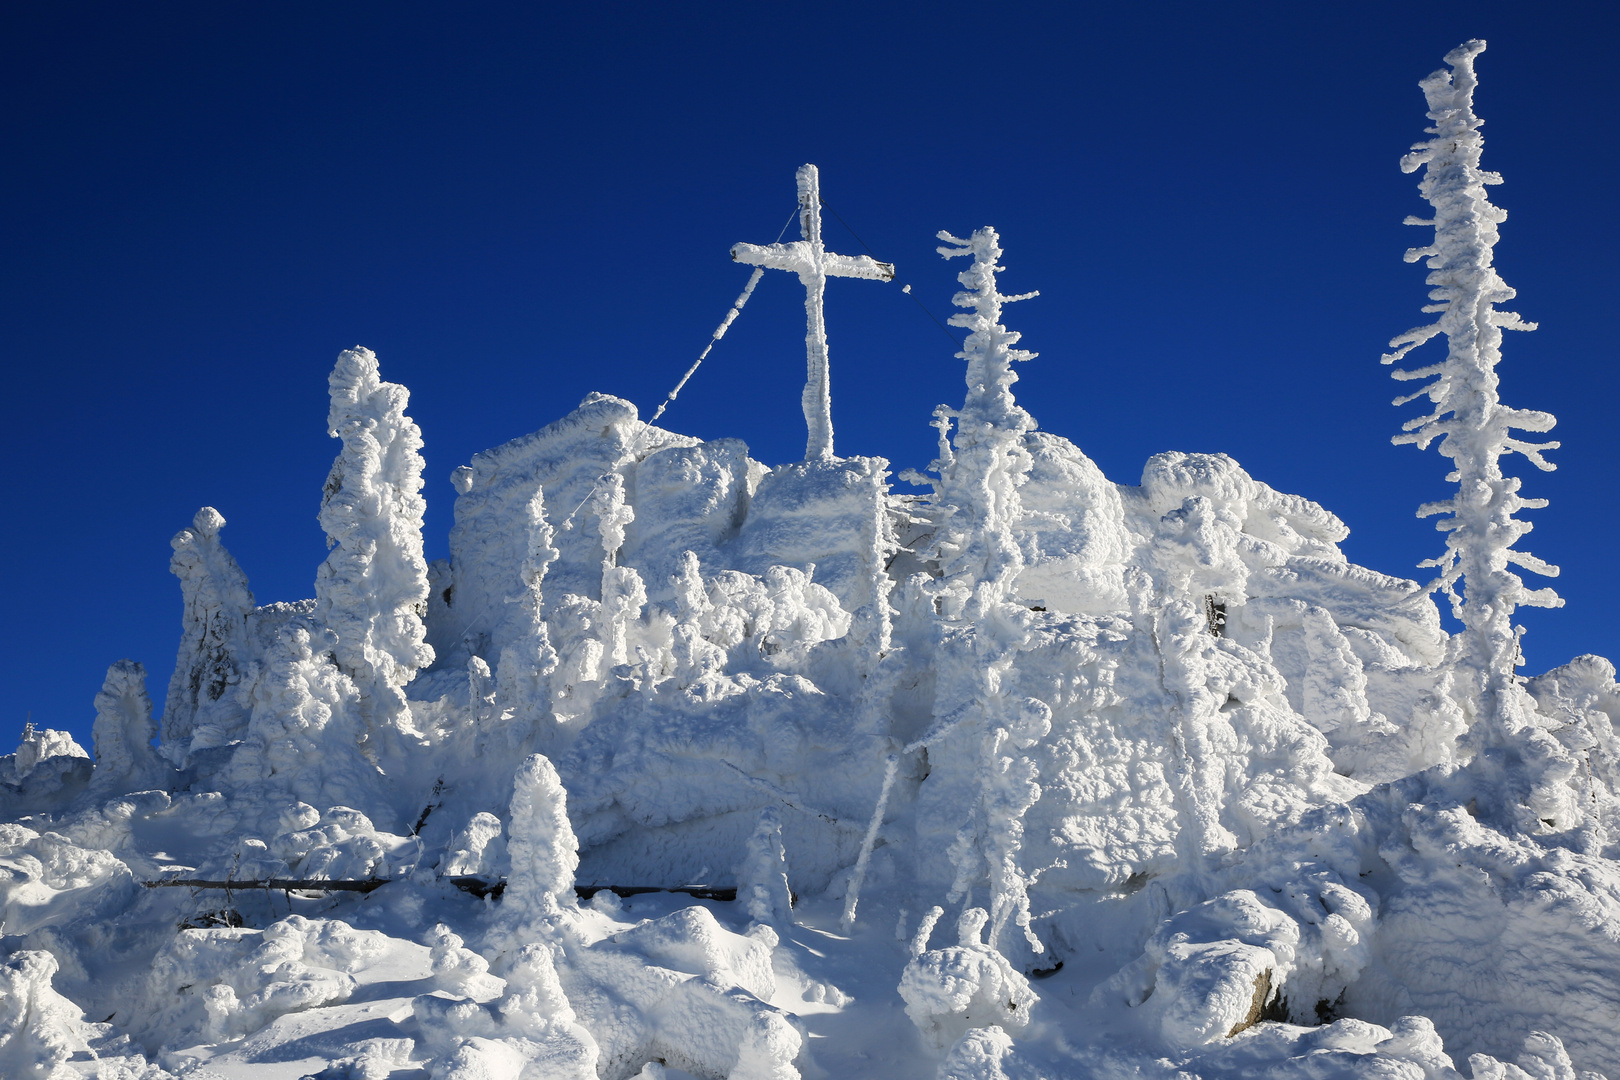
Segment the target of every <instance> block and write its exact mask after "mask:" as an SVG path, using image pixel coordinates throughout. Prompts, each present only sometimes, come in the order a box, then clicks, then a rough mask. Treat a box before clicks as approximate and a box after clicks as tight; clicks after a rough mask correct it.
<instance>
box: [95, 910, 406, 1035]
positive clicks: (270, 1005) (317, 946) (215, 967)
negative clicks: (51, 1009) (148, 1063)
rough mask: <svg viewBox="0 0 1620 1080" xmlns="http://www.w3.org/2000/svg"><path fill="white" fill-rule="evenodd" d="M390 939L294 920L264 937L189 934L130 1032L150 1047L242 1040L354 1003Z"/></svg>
mask: <svg viewBox="0 0 1620 1080" xmlns="http://www.w3.org/2000/svg"><path fill="white" fill-rule="evenodd" d="M386 948H387V945H386V938H385V937H384V935H382V934H380V933H377V932H376V931H372V930H355V929H352V928H351V927H349V926H347V925H345V924H344V923H341V922H334V921H328V920H310V919H306V918H304V917H303V916H300V915H290V916H288V917H287V918H285V919H282V920H281V921H280V922H276V923H273V924H271V925H270V926H267V927H265V929H264V930H262V931H256V930H245V929H227V928H220V929H212V930H181V931H179V932H178V933H176V934H175V935H174V938H173V939H172V940H171V941H170V942H169V943H168V944H167V945H166V946H165V947H164V948H163V949H162V950H161V951H160V952H159V953H158V954H157V956H156V957H155V958H154V959H153V961H152V970H151V974H150V975H149V976H148V977H147V979H146V983H145V988H144V989H145V992H144V995H143V996H142V998H141V999H139V1000H136V1001H134V1002H131V1003H130V1004H129V1005H128V1006H127V1008H128V1009H129V1011H130V1012H131V1013H132V1014H133V1017H134V1018H133V1019H132V1020H130V1021H129V1024H128V1026H129V1029H130V1030H131V1032H132V1033H133V1034H135V1035H136V1037H137V1038H139V1039H140V1040H141V1041H142V1042H144V1043H145V1044H146V1046H147V1047H148V1048H149V1049H154V1050H155V1049H157V1048H158V1047H160V1046H166V1047H185V1046H190V1045H192V1044H194V1043H196V1042H213V1041H220V1040H230V1039H238V1038H241V1037H242V1036H244V1035H249V1034H252V1033H253V1032H255V1031H258V1030H259V1029H260V1028H263V1027H264V1026H265V1025H266V1024H268V1023H270V1022H271V1021H272V1020H274V1019H275V1018H276V1017H278V1016H281V1015H283V1014H285V1013H290V1012H299V1011H302V1010H305V1009H313V1008H319V1007H320V1006H323V1005H329V1004H333V1003H335V1002H340V1001H343V1000H345V999H347V998H348V996H349V994H350V993H352V992H353V990H354V986H355V981H354V977H353V974H352V973H353V972H355V971H357V970H359V969H361V968H363V967H364V966H366V964H368V963H369V962H371V961H373V960H375V959H376V958H378V957H379V956H381V955H382V953H383V951H384V950H385V949H386Z"/></svg>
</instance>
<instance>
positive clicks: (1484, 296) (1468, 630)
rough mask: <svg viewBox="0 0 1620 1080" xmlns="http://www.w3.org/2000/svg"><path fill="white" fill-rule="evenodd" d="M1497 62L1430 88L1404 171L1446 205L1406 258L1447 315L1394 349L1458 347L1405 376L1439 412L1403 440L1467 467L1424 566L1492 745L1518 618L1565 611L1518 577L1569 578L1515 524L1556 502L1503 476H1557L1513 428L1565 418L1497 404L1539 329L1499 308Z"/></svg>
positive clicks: (1458, 63) (1433, 80) (1507, 689)
mask: <svg viewBox="0 0 1620 1080" xmlns="http://www.w3.org/2000/svg"><path fill="white" fill-rule="evenodd" d="M1484 50H1485V43H1484V42H1483V41H1477V40H1476V41H1469V42H1467V43H1465V44H1463V45H1460V46H1458V47H1457V48H1456V49H1453V50H1452V51H1451V52H1450V53H1448V54H1447V55H1446V63H1447V64H1449V65H1451V69H1450V70H1440V71H1437V72H1435V73H1434V74H1432V75H1430V76H1429V77H1428V78H1426V79H1424V80H1423V82H1422V84H1421V85H1422V87H1423V92H1424V94H1425V95H1426V96H1427V98H1428V103H1429V114H1428V115H1429V119H1430V120H1432V121H1433V122H1434V126H1433V127H1431V128H1429V129H1428V132H1429V133H1430V134H1431V135H1433V136H1434V138H1432V139H1428V140H1426V141H1424V142H1420V143H1418V144H1416V145H1415V146H1414V147H1413V148H1412V152H1411V153H1409V154H1407V155H1406V156H1405V157H1404V158H1403V159H1402V160H1401V169H1402V170H1403V171H1404V172H1414V171H1416V170H1417V169H1419V168H1422V169H1423V170H1424V174H1423V180H1422V182H1421V183H1420V184H1419V185H1418V190H1419V191H1420V192H1422V194H1423V197H1424V198H1425V199H1427V200H1428V201H1429V203H1430V205H1432V206H1433V207H1434V217H1433V218H1432V219H1428V220H1424V219H1420V218H1415V217H1409V218H1407V223H1408V224H1413V225H1424V226H1432V227H1433V228H1434V241H1433V242H1432V243H1430V244H1427V245H1425V246H1423V247H1416V248H1412V249H1411V250H1410V251H1408V252H1407V253H1406V260H1407V261H1408V262H1416V261H1417V260H1419V259H1425V260H1426V263H1425V265H1427V266H1428V268H1429V276H1428V279H1427V280H1428V284H1430V285H1431V286H1433V289H1432V290H1431V291H1430V293H1429V297H1430V299H1431V300H1432V301H1433V303H1432V304H1430V305H1429V306H1427V307H1425V308H1424V309H1423V310H1424V311H1426V312H1432V313H1438V314H1439V316H1440V317H1439V319H1438V320H1436V321H1435V322H1433V323H1430V324H1429V325H1427V326H1421V327H1418V328H1417V329H1414V330H1409V331H1407V332H1406V333H1404V334H1402V335H1400V336H1399V337H1397V338H1395V339H1394V340H1393V341H1391V342H1390V347H1391V348H1392V349H1393V350H1394V351H1393V352H1391V353H1389V354H1388V355H1386V356H1385V357H1384V363H1386V364H1392V363H1395V362H1396V361H1398V360H1400V359H1401V358H1403V357H1404V356H1406V354H1407V353H1408V352H1410V351H1411V350H1412V349H1415V348H1417V347H1418V346H1420V345H1422V344H1424V343H1425V342H1427V341H1429V340H1430V339H1431V338H1434V337H1437V336H1440V335H1442V334H1443V335H1445V337H1446V341H1447V354H1446V357H1445V359H1444V360H1441V361H1439V362H1438V363H1434V364H1430V365H1427V366H1424V367H1419V368H1413V369H1406V370H1397V371H1396V372H1395V373H1394V376H1395V378H1397V379H1401V380H1412V379H1428V380H1430V381H1429V382H1428V383H1427V384H1426V385H1425V386H1424V387H1423V388H1422V389H1420V390H1418V391H1416V392H1415V393H1412V394H1407V395H1405V396H1403V397H1400V398H1397V399H1396V401H1395V404H1397V405H1403V404H1405V403H1407V402H1409V401H1414V400H1416V399H1418V398H1427V399H1428V400H1429V401H1430V402H1431V403H1432V405H1433V411H1431V412H1429V413H1428V414H1427V415H1425V416H1421V417H1418V418H1417V419H1414V420H1409V421H1407V423H1406V424H1405V425H1404V426H1403V428H1402V433H1401V434H1400V435H1397V436H1396V437H1395V439H1394V441H1395V442H1396V443H1397V444H1399V443H1412V444H1414V445H1416V446H1417V447H1418V448H1419V449H1427V448H1428V447H1429V445H1430V444H1431V443H1438V449H1439V451H1440V453H1441V455H1442V456H1444V457H1448V458H1450V459H1451V461H1452V463H1453V465H1454V466H1455V468H1454V469H1453V471H1452V472H1451V474H1450V475H1449V476H1448V477H1447V479H1448V480H1449V481H1451V482H1454V483H1455V484H1456V485H1457V493H1456V494H1455V495H1453V496H1452V497H1451V498H1449V499H1443V500H1440V501H1438V502H1433V503H1428V504H1426V505H1424V506H1422V507H1420V508H1419V510H1418V516H1419V517H1430V516H1439V517H1440V520H1439V521H1438V522H1437V523H1436V525H1435V527H1436V528H1437V529H1439V530H1440V531H1442V532H1444V533H1445V534H1446V549H1445V551H1444V552H1443V553H1442V554H1441V555H1440V556H1439V557H1437V558H1434V559H1430V560H1427V561H1425V562H1424V563H1422V564H1421V565H1423V566H1429V567H1434V568H1436V569H1438V571H1439V575H1438V576H1437V577H1436V578H1435V579H1434V581H1433V582H1432V583H1431V584H1430V585H1429V590H1430V591H1431V592H1433V591H1439V592H1443V593H1445V594H1446V595H1447V596H1448V597H1449V598H1450V600H1451V604H1452V610H1453V612H1454V613H1455V614H1456V616H1457V618H1458V619H1460V620H1461V621H1462V623H1463V626H1464V630H1463V633H1462V640H1461V642H1460V643H1459V644H1460V653H1461V655H1460V656H1459V657H1458V660H1459V665H1458V666H1459V672H1458V674H1459V683H1460V684H1466V685H1463V686H1462V687H1461V689H1462V690H1463V692H1464V697H1465V699H1467V700H1465V702H1464V706H1465V708H1468V709H1470V711H1472V712H1473V713H1474V717H1473V719H1474V720H1475V721H1476V722H1483V724H1484V725H1485V727H1484V729H1483V730H1482V732H1481V734H1482V735H1483V736H1484V738H1485V739H1486V740H1487V741H1490V740H1493V739H1494V738H1496V737H1499V736H1500V735H1502V734H1503V733H1505V732H1506V731H1507V730H1509V729H1511V728H1514V727H1517V726H1518V723H1517V721H1516V717H1517V714H1518V711H1519V708H1520V706H1519V699H1518V698H1519V691H1518V687H1517V685H1516V683H1515V680H1514V668H1515V666H1516V663H1517V658H1518V638H1517V635H1518V631H1517V630H1516V629H1515V627H1514V625H1513V612H1514V609H1515V608H1517V607H1518V606H1519V605H1521V604H1522V605H1528V606H1533V607H1559V606H1561V605H1562V604H1563V600H1561V599H1560V598H1559V597H1558V595H1557V594H1556V593H1555V592H1553V591H1552V590H1551V589H1529V588H1526V587H1525V585H1524V582H1523V581H1522V580H1521V579H1520V578H1519V576H1518V575H1517V574H1516V573H1514V572H1513V571H1512V570H1511V569H1510V568H1509V567H1510V565H1512V566H1519V567H1522V568H1524V569H1526V570H1530V571H1533V572H1535V573H1538V574H1542V575H1544V576H1547V577H1552V576H1555V575H1557V573H1558V568H1557V567H1555V566H1551V565H1549V564H1548V563H1545V562H1543V561H1542V560H1540V559H1538V558H1536V557H1535V556H1534V555H1531V554H1529V553H1528V552H1523V551H1518V550H1516V549H1515V548H1514V544H1515V543H1517V541H1518V540H1519V538H1520V537H1522V536H1523V535H1524V534H1525V533H1527V532H1529V531H1530V529H1531V527H1532V526H1531V525H1530V523H1529V522H1526V521H1521V520H1519V519H1518V518H1516V517H1515V516H1514V515H1515V514H1516V513H1517V512H1518V511H1519V510H1521V509H1526V508H1537V507H1541V506H1545V505H1546V500H1545V499H1526V498H1524V497H1523V496H1521V495H1520V494H1519V486H1520V481H1519V479H1518V478H1517V477H1513V476H1506V475H1504V474H1503V472H1502V464H1501V462H1502V458H1503V457H1505V456H1506V455H1508V454H1510V453H1520V454H1523V455H1524V456H1525V457H1527V458H1529V459H1530V461H1531V463H1532V464H1534V465H1535V466H1536V467H1537V468H1539V469H1542V470H1546V471H1550V470H1551V469H1552V468H1553V465H1552V463H1550V462H1549V461H1547V460H1546V459H1545V458H1544V457H1542V451H1544V450H1550V449H1554V448H1556V447H1557V446H1558V444H1557V443H1556V442H1548V443H1530V442H1525V441H1523V440H1521V439H1518V438H1515V437H1514V436H1513V434H1512V432H1513V431H1514V429H1518V430H1520V431H1529V432H1543V431H1547V430H1550V429H1551V428H1552V426H1553V424H1554V423H1555V420H1554V418H1553V417H1552V416H1551V415H1550V414H1548V413H1545V412H1537V411H1534V410H1527V409H1515V408H1510V407H1509V406H1506V405H1503V404H1502V402H1501V400H1500V398H1499V396H1498V394H1497V384H1498V377H1497V374H1496V365H1497V364H1498V363H1499V362H1500V361H1501V358H1502V354H1501V344H1502V331H1503V330H1533V329H1535V324H1534V323H1527V322H1525V321H1523V320H1522V319H1520V318H1519V316H1518V315H1517V314H1515V313H1513V312H1510V311H1499V310H1497V308H1496V305H1497V304H1498V303H1499V302H1502V301H1505V300H1511V299H1512V298H1513V297H1514V295H1515V293H1514V290H1513V289H1511V288H1510V287H1509V286H1508V285H1507V284H1506V283H1505V282H1503V281H1502V279H1501V277H1500V276H1498V274H1497V272H1496V270H1495V268H1494V267H1493V266H1492V265H1491V253H1492V249H1493V248H1494V247H1495V245H1496V240H1497V226H1498V225H1499V224H1500V223H1501V222H1502V221H1504V220H1506V218H1507V212H1506V211H1504V210H1502V209H1501V208H1499V207H1496V206H1493V205H1491V202H1490V200H1489V199H1488V198H1487V197H1486V192H1485V188H1486V186H1487V185H1490V184H1499V183H1501V182H1502V178H1501V177H1500V176H1499V175H1498V174H1496V173H1492V172H1487V171H1485V170H1483V169H1481V168H1480V165H1479V162H1480V150H1481V147H1482V146H1483V145H1484V139H1483V137H1482V136H1481V134H1480V130H1479V129H1480V126H1481V124H1482V123H1483V121H1482V120H1481V119H1480V118H1479V117H1478V116H1476V115H1475V114H1474V87H1475V86H1476V79H1475V75H1474V58H1475V57H1476V56H1478V55H1479V54H1480V53H1481V52H1483V51H1484ZM1459 582H1460V583H1461V584H1462V591H1461V592H1459V591H1458V588H1457V586H1458V583H1459Z"/></svg>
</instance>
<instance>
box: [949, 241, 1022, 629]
mask: <svg viewBox="0 0 1620 1080" xmlns="http://www.w3.org/2000/svg"><path fill="white" fill-rule="evenodd" d="M939 238H940V239H941V240H943V241H945V243H946V245H948V246H942V247H940V248H939V249H938V251H939V253H940V254H941V255H943V256H944V257H945V258H947V259H954V258H958V257H960V256H965V255H970V256H972V258H973V262H972V264H971V265H970V266H969V267H968V268H967V269H966V270H964V271H962V273H960V274H958V275H957V280H958V281H960V282H961V283H962V284H963V285H964V286H965V288H964V290H963V291H962V292H959V293H957V294H956V295H955V296H954V297H953V298H952V299H951V302H952V303H953V304H955V305H956V306H957V307H961V308H967V309H968V310H966V311H961V312H958V313H956V314H955V315H952V316H951V318H950V323H951V325H952V326H960V327H964V328H965V329H967V330H968V331H969V333H968V336H967V340H966V341H965V342H963V345H962V351H961V352H959V353H957V354H956V356H957V358H958V359H960V360H966V361H967V371H966V377H967V387H968V392H967V397H966V398H965V399H964V400H963V402H962V407H961V409H959V410H957V411H956V412H955V413H954V414H953V413H950V412H948V411H947V410H944V409H943V408H942V409H940V410H937V411H936V414H937V415H938V416H939V418H940V422H941V424H944V423H945V422H946V421H947V419H948V418H949V417H950V416H954V418H955V420H956V437H955V439H954V440H952V445H951V446H950V447H948V448H946V447H943V446H942V454H941V460H940V461H939V462H937V463H936V467H937V468H938V469H939V474H940V479H939V482H938V483H937V484H936V485H935V489H936V496H935V503H936V505H937V506H938V507H939V509H940V511H941V513H942V519H941V521H940V523H939V533H938V536H939V539H938V541H937V542H936V552H937V554H938V557H939V559H940V564H941V569H942V570H943V571H944V573H945V577H946V579H947V580H948V581H950V582H952V584H953V585H955V586H956V587H957V588H958V589H960V590H965V591H966V592H967V593H969V594H970V595H971V594H973V593H975V592H979V593H980V595H979V596H978V599H977V603H978V604H979V605H980V606H985V605H989V604H993V603H995V602H997V601H1000V600H1004V599H1006V598H1007V597H1008V596H1010V595H1011V592H1012V587H1013V582H1014V581H1015V580H1016V578H1017V576H1018V572H1019V571H1020V570H1021V569H1023V560H1022V557H1021V555H1020V554H1019V550H1018V544H1017V542H1016V541H1015V540H1014V538H1013V526H1014V524H1015V523H1016V522H1017V520H1018V518H1019V516H1020V514H1021V512H1022V507H1021V505H1020V502H1019V498H1018V488H1019V487H1020V485H1022V484H1023V482H1024V478H1025V477H1026V476H1027V475H1028V474H1029V468H1030V456H1029V451H1028V450H1026V449H1025V448H1024V436H1025V435H1026V434H1028V433H1029V432H1031V431H1033V430H1034V429H1035V420H1034V418H1033V417H1032V416H1030V415H1029V413H1027V412H1025V411H1024V410H1023V409H1021V408H1019V406H1018V403H1017V402H1016V401H1015V400H1014V399H1013V394H1012V384H1013V383H1015V382H1017V381H1018V375H1017V373H1016V372H1014V371H1013V368H1012V365H1013V363H1014V362H1015V361H1020V360H1029V359H1032V358H1033V357H1034V356H1035V354H1034V353H1032V352H1029V351H1027V350H1024V349H1018V348H1014V346H1015V345H1017V344H1018V339H1019V337H1020V336H1021V335H1020V334H1019V333H1018V332H1017V331H1016V330H1008V329H1007V328H1006V327H1005V326H1003V325H1002V324H1001V308H1002V305H1003V304H1008V303H1012V302H1014V301H1017V300H1027V299H1029V298H1030V297H1032V296H1037V295H1039V294H1038V293H1033V292H1031V293H1024V294H1021V295H1018V296H1006V295H1003V294H1002V293H1001V292H1000V291H998V290H997V288H996V274H997V272H998V271H1000V270H1002V269H1004V268H1003V267H1001V266H998V265H997V263H998V262H999V261H1000V259H1001V238H1000V237H999V236H997V235H996V230H994V229H992V228H988V227H987V228H983V229H977V230H975V231H974V233H973V236H972V237H971V238H970V239H967V240H962V239H958V238H957V237H955V236H952V235H951V234H950V233H948V232H943V231H942V232H940V234H939ZM942 443H943V439H942Z"/></svg>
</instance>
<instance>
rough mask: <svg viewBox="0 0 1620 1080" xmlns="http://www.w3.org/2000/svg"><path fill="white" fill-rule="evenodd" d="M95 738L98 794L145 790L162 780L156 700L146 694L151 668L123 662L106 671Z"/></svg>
mask: <svg viewBox="0 0 1620 1080" xmlns="http://www.w3.org/2000/svg"><path fill="white" fill-rule="evenodd" d="M91 734H92V737H93V738H94V740H95V742H94V746H95V752H96V771H95V774H94V776H93V777H92V778H91V785H92V789H93V790H95V791H97V792H107V793H112V792H115V791H116V792H124V791H141V790H144V789H146V788H148V787H155V786H157V785H158V784H159V783H161V782H162V778H163V776H162V774H163V769H162V767H161V766H160V763H159V762H158V759H157V755H156V754H155V753H153V751H152V737H153V736H154V735H155V734H157V732H156V731H155V730H154V725H153V723H152V698H151V696H150V695H148V694H147V692H146V669H145V668H144V667H142V666H141V665H140V664H138V663H136V662H135V661H133V660H120V661H118V662H117V663H115V664H113V666H112V667H110V668H108V669H107V678H106V680H105V681H104V682H103V683H102V684H101V692H100V693H98V694H97V695H96V722H95V726H94V728H93V729H92V731H91Z"/></svg>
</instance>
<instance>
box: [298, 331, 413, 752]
mask: <svg viewBox="0 0 1620 1080" xmlns="http://www.w3.org/2000/svg"><path fill="white" fill-rule="evenodd" d="M328 382H329V385H330V387H331V394H332V408H331V413H330V415H329V418H328V421H327V428H328V433H329V434H330V435H331V436H332V437H333V438H337V439H342V440H343V450H342V451H341V452H340V453H339V454H338V456H337V460H336V461H334V462H333V463H332V472H331V474H330V475H329V476H328V477H327V480H326V488H325V494H324V497H323V499H322V501H321V513H320V522H321V528H322V529H324V530H326V539H327V546H329V547H331V548H332V549H333V551H332V553H331V554H330V555H328V556H327V558H326V561H325V562H324V563H322V564H321V567H320V570H319V571H318V572H317V573H316V576H315V598H316V601H317V606H316V613H317V615H318V616H319V618H320V619H321V620H322V621H323V622H324V623H325V624H326V625H327V626H328V627H330V628H331V630H332V631H333V632H334V633H335V634H336V635H337V647H336V650H335V655H336V658H337V662H338V666H339V667H341V668H342V669H343V670H344V671H345V672H346V673H348V674H349V675H350V676H351V677H353V679H354V680H355V682H356V683H357V684H358V685H359V686H360V687H361V690H362V694H363V695H364V697H365V701H366V705H367V708H368V711H369V714H370V718H371V721H372V723H373V724H375V725H378V726H387V727H394V728H397V729H400V730H411V722H410V714H409V711H408V709H407V707H406V704H405V694H404V691H403V690H402V689H401V688H402V687H403V686H405V684H407V683H409V682H410V681H411V680H412V679H414V678H415V677H416V673H417V671H419V670H421V669H422V668H424V667H426V666H427V665H428V664H431V663H432V662H433V649H432V647H431V646H429V645H428V644H427V643H426V641H425V637H426V629H425V626H424V624H423V621H422V620H423V617H424V616H425V615H426V614H427V597H428V579H427V560H426V559H424V558H423V555H422V513H423V510H424V509H425V508H426V503H425V501H424V500H423V498H422V496H421V494H420V492H421V490H422V466H423V462H422V455H421V454H419V453H417V451H418V450H420V449H421V448H422V432H421V429H420V428H418V427H417V426H416V423H415V421H413V420H412V419H411V418H410V417H408V416H406V415H405V406H406V403H407V402H408V401H409V400H410V391H408V390H406V389H405V387H403V386H400V385H399V384H397V383H389V382H383V381H382V379H381V378H380V377H379V375H378V370H377V357H376V354H375V353H373V352H372V351H371V350H370V349H363V348H354V349H349V350H347V351H346V352H344V353H343V354H342V355H341V356H339V357H338V361H337V366H336V367H334V368H333V369H332V375H331V378H330V379H329V380H328Z"/></svg>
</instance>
